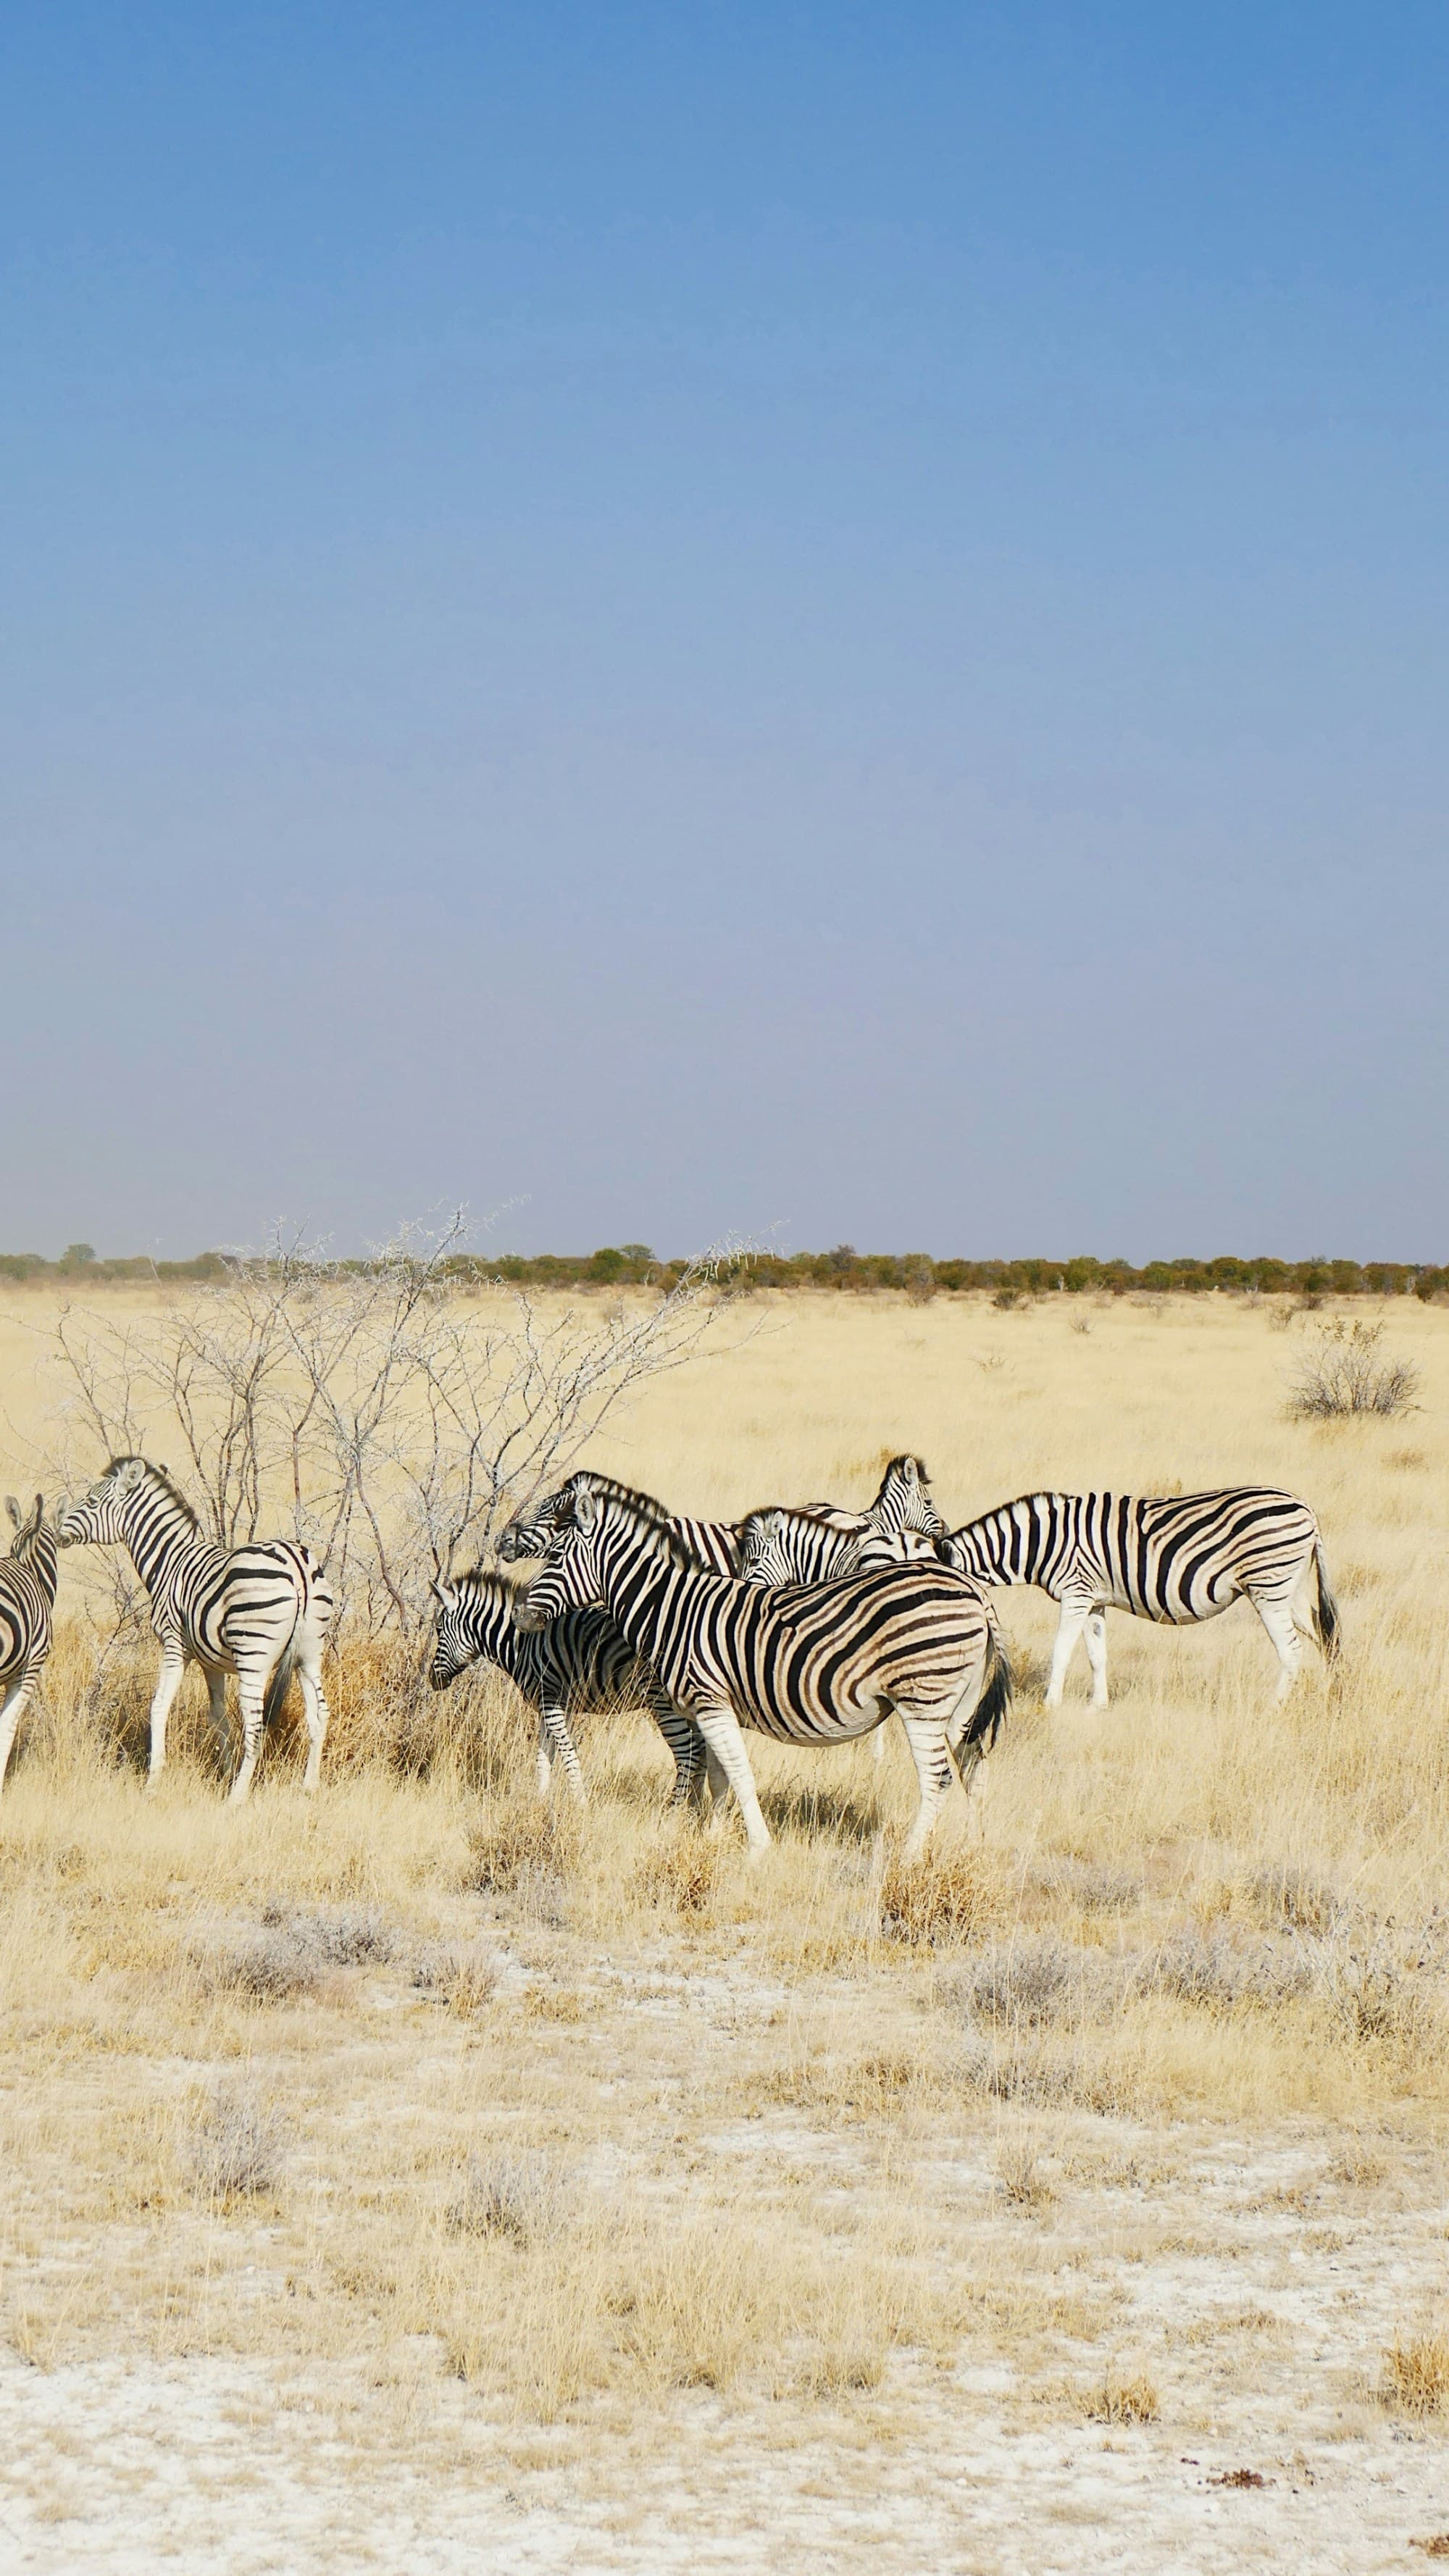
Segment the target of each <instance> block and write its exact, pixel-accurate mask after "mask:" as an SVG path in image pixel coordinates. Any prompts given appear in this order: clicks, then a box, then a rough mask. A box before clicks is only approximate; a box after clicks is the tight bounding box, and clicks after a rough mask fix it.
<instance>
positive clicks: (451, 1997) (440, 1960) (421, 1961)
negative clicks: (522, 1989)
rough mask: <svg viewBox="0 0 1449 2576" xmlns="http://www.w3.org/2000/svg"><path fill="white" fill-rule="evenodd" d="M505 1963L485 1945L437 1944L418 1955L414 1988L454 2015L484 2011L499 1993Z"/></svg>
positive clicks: (477, 1942)
mask: <svg viewBox="0 0 1449 2576" xmlns="http://www.w3.org/2000/svg"><path fill="white" fill-rule="evenodd" d="M504 1964H505V1963H504V1961H503V1960H502V1959H501V1958H500V1957H499V1955H498V1953H497V1951H496V1950H490V1949H488V1948H487V1947H486V1946H485V1945H484V1943H483V1942H481V1941H467V1942H461V1943H454V1942H445V1941H434V1942H429V1943H428V1945H427V1947H426V1948H425V1949H423V1950H420V1951H419V1953H418V1957H417V1961H416V1964H415V1966H414V1968H413V1984H414V1985H415V1986H416V1987H417V1989H418V1991H419V1993H421V1994H425V1995H431V1996H434V1997H435V1998H436V2000H437V2001H438V2002H439V2003H442V2004H446V2005H447V2007H448V2010H449V2011H450V2012H455V2013H461V2014H467V2013H474V2012H478V2011H480V2010H481V2008H482V2006H483V2005H484V2004H486V2003H488V2002H489V2001H490V2000H491V1998H492V1997H493V1996H494V1995H495V1994H496V1993H497V1991H498V1984H499V1980H500V1978H501V1977H502V1974H503V1970H504Z"/></svg>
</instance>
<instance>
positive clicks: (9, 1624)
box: [0, 1494, 56, 1789]
mask: <svg viewBox="0 0 1449 2576" xmlns="http://www.w3.org/2000/svg"><path fill="white" fill-rule="evenodd" d="M5 1509H6V1510H7V1512H8V1513H9V1514H10V1517H11V1520H12V1521H13V1522H14V1524H15V1538H14V1543H13V1544H12V1546H11V1550H10V1554H9V1556H8V1557H5V1558H0V1683H3V1684H4V1688H5V1697H4V1699H3V1701H0V1789H3V1788H4V1786H5V1773H6V1770H7V1769H8V1767H9V1762H10V1749H11V1746H12V1745H13V1744H14V1742H15V1730H16V1728H17V1726H18V1725H19V1723H20V1719H21V1715H22V1713H23V1711H24V1708H25V1703H26V1701H27V1700H28V1699H29V1697H30V1694H31V1692H32V1691H33V1690H34V1688H35V1684H36V1681H37V1680H38V1678H39V1675H40V1669H41V1666H42V1665H43V1664H44V1662H45V1659H46V1656H47V1655H48V1654H49V1652H50V1618H51V1612H52V1611H53V1610H54V1608H55V1545H56V1541H55V1532H54V1530H53V1529H47V1527H46V1525H45V1496H44V1495H43V1494H37V1495H36V1497H35V1509H34V1511H33V1512H32V1513H31V1515H30V1518H29V1519H28V1520H25V1519H23V1518H22V1516H21V1510H20V1505H19V1504H18V1503H17V1501H16V1500H15V1497H14V1495H13V1494H7V1495H6V1497H5Z"/></svg>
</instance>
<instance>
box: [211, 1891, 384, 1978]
mask: <svg viewBox="0 0 1449 2576" xmlns="http://www.w3.org/2000/svg"><path fill="white" fill-rule="evenodd" d="M397 1946H398V1936H397V1934H396V1932H395V1931H394V1930H393V1929H392V1926H391V1925H390V1924H388V1923H385V1922H384V1921H383V1918H382V1916H381V1915H380V1914H378V1913H377V1912H376V1910H375V1909H374V1908H373V1907H371V1906H339V1907H337V1908H335V1909H334V1910H332V1911H330V1912H315V1913H308V1912H301V1911H294V1910H293V1909H292V1908H291V1907H289V1906H288V1905H287V1904H286V1903H285V1902H284V1901H283V1900H282V1899H280V1898H272V1899H271V1900H270V1901H269V1902H268V1903H267V1904H266V1905H264V1906H263V1908H262V1923H261V1929H260V1930H259V1931H257V1932H252V1933H246V1934H243V1935H242V1936H241V1937H240V1938H239V1939H236V1940H231V1941H221V1942H218V1941H206V1942H200V1943H197V1944H195V1945H194V1946H193V1949H192V1952H191V1957H192V1961H193V1964H194V1966H195V1967H196V1969H197V1971H198V1972H199V1974H200V1976H201V1978H202V1980H203V1982H204V1983H205V1984H207V1985H209V1986H211V1987H213V1988H215V1989H224V1988H231V1989H233V1990H234V1991H236V1992H238V1993H240V1994H245V1995H251V1996H254V1997H255V1998H256V2000H257V2001H258V2002H260V2003H284V2002H286V2001H287V2000H288V1999H289V1998H290V1997H292V1996H294V1995H304V1994H311V1993H313V1992H314V1991H315V1989H316V1988H317V1986H318V1985H319V1984H320V1982H321V1980H322V1978H323V1977H324V1976H325V1975H326V1974H327V1973H328V1971H329V1970H333V1969H337V1968H354V1967H361V1966H365V1965H373V1964H380V1963H382V1962H383V1961H385V1960H388V1959H391V1958H392V1957H393V1956H394V1955H395V1953H396V1950H397Z"/></svg>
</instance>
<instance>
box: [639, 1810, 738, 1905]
mask: <svg viewBox="0 0 1449 2576" xmlns="http://www.w3.org/2000/svg"><path fill="white" fill-rule="evenodd" d="M720 1860H721V1854H720V1849H719V1845H718V1844H717V1843H715V1842H713V1841H711V1840H710V1838H709V1837H708V1836H707V1835H705V1834H703V1833H701V1832H700V1831H699V1830H698V1828H697V1827H696V1828H693V1829H691V1828H690V1827H689V1826H681V1827H680V1829H679V1830H678V1831H677V1832H676V1833H672V1834H669V1835H667V1837H666V1838H665V1839H664V1840H663V1841H661V1842H659V1843H656V1844H655V1846H654V1848H653V1849H652V1850H651V1851H647V1852H646V1853H645V1854H644V1857H643V1858H642V1860H641V1861H640V1862H639V1864H638V1866H637V1868H636V1869H635V1871H634V1873H633V1877H632V1880H631V1882H630V1884H631V1885H632V1887H633V1889H634V1891H635V1893H636V1895H639V1896H642V1897H643V1899H644V1901H645V1903H646V1904H648V1905H657V1906H658V1908H659V1910H660V1912H661V1913H662V1914H672V1915H675V1916H677V1917H679V1918H680V1919H681V1920H685V1921H691V1922H698V1921H700V1920H701V1919H702V1918H703V1917H704V1916H705V1915H706V1914H708V1912H709V1910H710V1906H711V1905H712V1903H713V1901H714V1892H715V1888H716V1886H717V1885H718V1882H719V1874H720Z"/></svg>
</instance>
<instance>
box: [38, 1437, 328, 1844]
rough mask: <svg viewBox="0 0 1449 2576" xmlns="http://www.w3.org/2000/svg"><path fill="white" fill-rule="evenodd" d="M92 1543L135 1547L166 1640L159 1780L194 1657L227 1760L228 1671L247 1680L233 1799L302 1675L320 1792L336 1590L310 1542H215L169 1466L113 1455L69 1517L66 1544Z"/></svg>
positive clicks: (154, 1759) (158, 1706) (154, 1751)
mask: <svg viewBox="0 0 1449 2576" xmlns="http://www.w3.org/2000/svg"><path fill="white" fill-rule="evenodd" d="M86 1542H92V1543H95V1542H99V1543H102V1544H104V1543H106V1542H109V1543H110V1544H112V1545H113V1546H118V1547H125V1548H128V1549H129V1550H130V1554H131V1561H132V1563H133V1565H134V1566H135V1568H136V1572H137V1573H138V1575H139V1576H140V1578H141V1581H142V1582H143V1583H144V1585H145V1587H146V1591H147V1593H148V1595H149V1597H150V1602H151V1621H152V1625H153V1626H154V1628H155V1630H156V1634H157V1636H158V1637H159V1638H160V1640H161V1677H160V1679H159V1681H158V1682H157V1684H156V1693H155V1697H154V1698H153V1700H152V1702H151V1760H150V1769H149V1775H148V1776H149V1780H150V1782H151V1783H154V1782H155V1780H156V1779H157V1777H158V1776H159V1774H160V1772H161V1770H162V1768H163V1766H164V1764H165V1760H166V1721H167V1718H168V1717H169V1716H170V1714H171V1703H172V1701H173V1700H174V1699H175V1697H176V1693H177V1691H178V1689H179V1688H180V1685H181V1676H182V1674H183V1673H184V1671H185V1670H186V1666H187V1664H188V1662H195V1663H198V1664H200V1666H201V1668H202V1671H203V1672H204V1673H205V1675H206V1687H207V1691H208V1694H209V1696H210V1700H211V1722H212V1725H213V1726H214V1728H215V1729H216V1733H217V1737H218V1739H219V1741H220V1744H221V1748H222V1758H223V1760H224V1761H226V1760H229V1759H230V1754H231V1737H230V1731H229V1729H228V1726H227V1719H226V1676H227V1674H228V1673H235V1675H236V1678H237V1695H238V1697H239V1699H240V1701H241V1717H242V1758H241V1765H240V1768H239V1769H238V1772H237V1775H236V1778H235V1780H234V1781H233V1782H232V1789H231V1795H232V1802H233V1804H236V1803H238V1802H239V1801H240V1800H242V1799H243V1798H245V1796H246V1794H247V1791H248V1790H249V1789H250V1787H251V1785H252V1773H253V1772H254V1771H255V1769H256V1767H257V1755H258V1753H259V1751H260V1750H261V1741H262V1730H263V1728H264V1727H265V1726H267V1725H268V1724H269V1723H270V1721H271V1720H272V1719H273V1718H274V1717H276V1716H277V1715H278V1713H279V1712H280V1710H281V1707H282V1703H283V1701H284V1700H285V1698H286V1696H287V1691H288V1688H289V1686H290V1683H291V1679H292V1675H293V1673H294V1672H295V1673H296V1674H297V1675H298V1677H299V1679H300V1681H301V1684H302V1697H303V1700H304V1702H305V1704H306V1711H307V1734H308V1737H309V1739H310V1741H309V1745H308V1751H307V1770H306V1776H305V1777H304V1779H303V1782H302V1786H303V1788H304V1789H315V1788H316V1786H317V1780H318V1775H319V1773H320V1770H321V1767H322V1740H323V1737H324V1736H325V1735H326V1732H327V1702H326V1700H325V1698H324V1697H323V1692H322V1648H323V1646H324V1644H325V1643H326V1638H327V1630H328V1627H329V1626H330V1624H331V1619H332V1594H331V1591H330V1590H329V1588H328V1585H327V1583H326V1581H325V1580H324V1578H323V1576H322V1574H321V1573H320V1572H319V1570H318V1567H317V1564H316V1562H315V1559H314V1558H313V1555H312V1551H311V1549H310V1548H307V1547H302V1546H301V1545H299V1544H298V1543H297V1542H296V1541H295V1540H292V1539H267V1540H252V1541H251V1542H249V1543H248V1544H247V1545H246V1546H243V1547H233V1548H224V1547H216V1546H214V1545H213V1544H212V1542H211V1540H210V1539H207V1538H204V1537H203V1536H202V1533H201V1529H200V1527H199V1525H198V1522H197V1518H196V1514H195V1512H194V1511H193V1510H192V1508H191V1505H190V1504H189V1503H188V1502H187V1500H186V1498H185V1496H184V1495H183V1494H180V1493H178V1492H177V1489H176V1487H175V1486H174V1485H173V1484H172V1482H171V1478H170V1476H169V1475H168V1473H167V1471H166V1469H165V1468H164V1467H153V1466H151V1465H150V1464H149V1463H148V1461H147V1460H146V1459H144V1458H113V1459H112V1460H111V1463H110V1465H109V1466H108V1467H107V1469H106V1471H105V1474H104V1475H103V1476H102V1477H100V1479H99V1480H98V1482H97V1483H95V1484H94V1485H92V1487H91V1489H90V1492H89V1493H88V1494H87V1495H86V1496H85V1497H84V1499H83V1500H82V1501H80V1502H78V1503H71V1504H70V1505H69V1506H68V1507H67V1509H66V1510H65V1511H64V1512H63V1513H62V1514H61V1520H60V1543H61V1545H62V1547H77V1546H80V1545H82V1544H83V1543H86Z"/></svg>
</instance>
